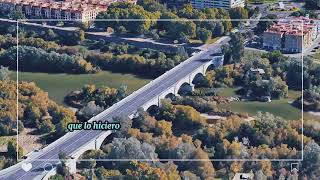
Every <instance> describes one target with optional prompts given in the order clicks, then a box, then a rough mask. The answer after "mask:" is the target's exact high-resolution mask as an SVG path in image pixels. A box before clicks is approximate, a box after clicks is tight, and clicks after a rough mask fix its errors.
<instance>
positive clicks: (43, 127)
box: [39, 119, 55, 133]
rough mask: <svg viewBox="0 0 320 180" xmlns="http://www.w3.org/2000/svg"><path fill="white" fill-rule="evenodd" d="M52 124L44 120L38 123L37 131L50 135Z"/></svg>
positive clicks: (52, 128)
mask: <svg viewBox="0 0 320 180" xmlns="http://www.w3.org/2000/svg"><path fill="white" fill-rule="evenodd" d="M54 128H55V126H54V124H52V122H51V120H50V119H45V120H43V121H42V122H41V123H40V126H39V130H40V132H41V133H51V132H53V131H54Z"/></svg>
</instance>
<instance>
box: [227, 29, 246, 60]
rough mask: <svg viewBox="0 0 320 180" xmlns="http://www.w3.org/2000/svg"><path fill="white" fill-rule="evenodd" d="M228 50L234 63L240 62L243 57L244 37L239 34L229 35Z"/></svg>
mask: <svg viewBox="0 0 320 180" xmlns="http://www.w3.org/2000/svg"><path fill="white" fill-rule="evenodd" d="M230 49H231V52H232V53H231V54H232V58H233V60H234V63H237V62H241V60H242V57H243V55H244V37H243V36H242V35H241V34H240V33H233V34H231V40H230Z"/></svg>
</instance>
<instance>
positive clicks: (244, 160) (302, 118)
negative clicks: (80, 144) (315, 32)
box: [16, 18, 304, 162]
mask: <svg viewBox="0 0 320 180" xmlns="http://www.w3.org/2000/svg"><path fill="white" fill-rule="evenodd" d="M280 20H285V19H259V20H257V19H183V18H180V19H96V20H93V21H88V22H95V21H98V22H108V21H118V22H132V21H134V22H142V21H163V22H166V21H184V22H186V21H197V22H225V21H230V22H232V21H239V22H243V21H251V22H252V21H258V22H260V21H280ZM42 21H46V22H48V21H50V22H60V21H62V22H81V21H79V20H66V19H18V20H17V21H16V31H17V32H16V38H17V47H18V46H19V23H30V22H31V23H32V22H42ZM295 21H296V22H301V26H302V32H303V30H304V29H303V28H304V27H303V25H304V20H295ZM47 27H48V28H55V27H56V26H47ZM58 28H59V27H58ZM303 39H304V34H302V40H303ZM16 53H17V63H16V64H17V71H16V73H17V77H16V81H17V82H16V83H17V92H16V93H17V127H18V120H19V117H18V116H19V99H18V98H19V97H18V95H19V75H18V74H19V69H18V68H19V63H18V61H19V60H18V59H19V58H18V55H19V50H18V48H17V52H16ZM303 57H304V43H302V52H301V61H302V68H301V72H302V81H301V85H302V90H301V94H302V95H301V100H302V101H303V89H304V79H303V67H304V59H303ZM148 84H149V83H148ZM139 89H140V88H139ZM301 123H302V126H301V140H302V143H301V158H300V159H254V158H252V159H77V160H76V161H77V162H81V161H92V160H95V161H96V162H98V161H101V162H103V161H109V162H111V161H141V162H149V161H157V162H161V161H177V162H185V161H206V162H207V161H210V162H215V161H217V162H234V161H241V162H246V161H254V162H256V161H271V162H292V161H294V162H300V161H303V159H304V158H303V156H304V140H303V137H304V128H303V127H304V109H303V104H302V105H301ZM18 134H19V132H18V128H17V135H16V136H17V137H16V138H17V148H18V147H19V141H18ZM62 137H63V136H62ZM62 137H60V138H62ZM60 138H59V139H60ZM74 142H76V141H74ZM66 160H68V159H66ZM19 161H40V162H42V161H43V162H47V161H49V162H50V161H60V159H33V160H28V159H27V160H26V159H19V158H18V151H17V162H19Z"/></svg>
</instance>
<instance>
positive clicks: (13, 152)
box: [7, 140, 23, 160]
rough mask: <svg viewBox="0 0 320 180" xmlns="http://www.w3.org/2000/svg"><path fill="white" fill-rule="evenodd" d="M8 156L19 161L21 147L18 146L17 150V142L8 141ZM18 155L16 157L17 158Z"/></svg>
mask: <svg viewBox="0 0 320 180" xmlns="http://www.w3.org/2000/svg"><path fill="white" fill-rule="evenodd" d="M7 149H8V156H9V157H10V158H12V159H14V160H16V159H21V158H22V156H23V149H22V147H21V146H18V150H17V142H16V141H14V140H13V141H9V143H8V147H7ZM17 155H18V156H17Z"/></svg>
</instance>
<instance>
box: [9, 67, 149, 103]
mask: <svg viewBox="0 0 320 180" xmlns="http://www.w3.org/2000/svg"><path fill="white" fill-rule="evenodd" d="M11 78H12V79H16V73H15V72H12V73H11ZM19 81H33V82H35V83H36V84H37V86H38V87H40V88H41V89H42V90H44V91H46V92H48V94H49V97H50V98H51V99H52V100H54V101H56V102H57V103H59V104H63V99H64V97H65V96H66V95H67V94H68V93H69V92H71V91H74V90H80V89H81V87H83V86H84V85H85V84H95V85H96V86H98V87H101V86H109V87H114V88H119V87H120V86H121V85H126V86H127V87H128V92H129V93H132V92H133V91H135V90H137V89H139V88H140V87H142V86H144V85H145V84H147V83H148V82H149V81H150V79H144V78H141V77H137V76H135V75H132V74H122V73H113V72H110V71H101V72H99V73H97V74H80V75H77V74H62V73H59V74H48V73H33V72H32V73H31V72H19Z"/></svg>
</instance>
